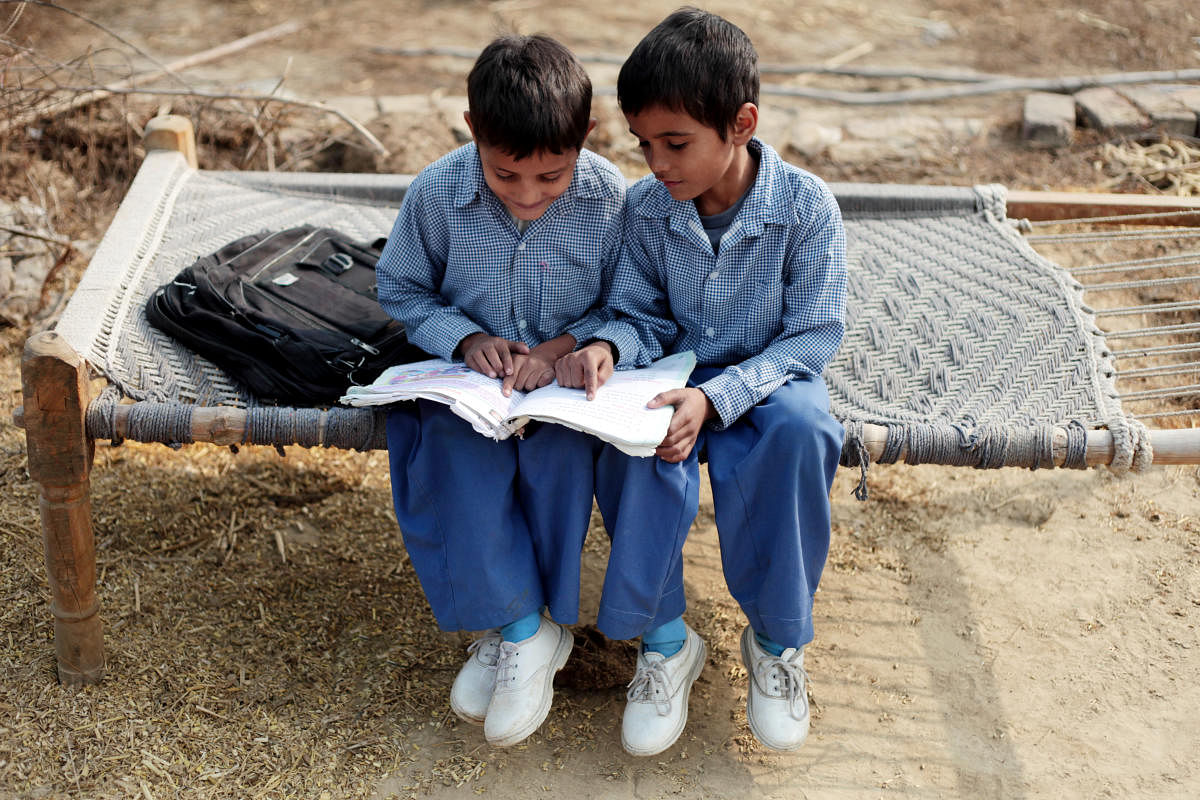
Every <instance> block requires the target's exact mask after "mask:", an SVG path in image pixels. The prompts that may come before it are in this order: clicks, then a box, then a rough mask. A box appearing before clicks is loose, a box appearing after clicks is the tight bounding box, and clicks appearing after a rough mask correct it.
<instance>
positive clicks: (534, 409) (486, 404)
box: [339, 351, 696, 456]
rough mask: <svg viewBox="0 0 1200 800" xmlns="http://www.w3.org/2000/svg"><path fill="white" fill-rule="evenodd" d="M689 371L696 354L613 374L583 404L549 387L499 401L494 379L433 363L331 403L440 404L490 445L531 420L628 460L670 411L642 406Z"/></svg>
mask: <svg viewBox="0 0 1200 800" xmlns="http://www.w3.org/2000/svg"><path fill="white" fill-rule="evenodd" d="M695 366H696V356H695V354H694V353H692V352H691V351H688V352H686V353H677V354H675V355H673V356H667V357H666V358H663V359H660V360H658V361H656V362H654V363H653V364H651V365H650V366H648V367H642V368H641V369H630V370H621V371H618V372H614V373H613V376H612V377H611V378H609V379H608V380H607V381H605V383H604V385H603V386H601V387H600V388H599V389H598V390H597V391H596V397H595V399H594V400H588V399H587V395H586V394H585V392H584V390H583V389H564V388H562V387H561V386H559V385H558V384H557V383H551V384H549V385H548V386H543V387H542V388H540V389H534V390H533V391H532V392H518V391H514V392H513V393H512V396H511V397H505V396H504V394H503V393H502V392H501V391H500V386H501V384H502V383H503V381H502V380H500V379H499V378H489V377H488V376H487V375H484V374H482V373H479V372H475V371H474V370H473V369H471V368H470V367H468V366H466V365H465V364H461V363H454V362H450V361H446V360H444V359H440V358H434V359H430V360H429V361H418V362H417V363H415V364H399V365H397V366H394V367H389V368H387V369H386V370H384V372H383V374H382V375H380V376H379V377H378V378H377V379H376V380H375V382H374V383H372V384H370V385H369V386H352V387H350V389H349V390H348V391H347V392H346V394H345V395H344V396H343V397H342V399H341V400H340V401H339V402H341V403H344V404H345V405H351V406H371V405H383V404H385V403H394V402H396V401H398V400H416V399H417V398H424V399H426V400H434V401H436V402H439V403H445V404H446V405H448V406H450V410H451V411H453V412H454V413H455V414H457V415H458V416H460V417H462V418H463V419H465V420H466V421H467V422H470V423H471V425H472V427H474V428H475V430H477V431H479V432H480V433H482V434H483V435H484V436H491V437H492V438H493V439H497V440H499V439H507V438H508V437H509V436H511V435H512V434H514V433H515V432H517V431H519V430H520V429H521V428H522V427H524V426H525V423H526V422H528V421H529V420H531V419H536V420H541V421H543V422H553V423H555V424H557V425H566V426H567V427H568V428H574V429H575V430H577V431H583V432H584V433H590V434H592V435H593V436H597V437H599V438H600V439H603V440H604V441H606V442H609V443H611V444H612V445H613V446H614V447H616V448H618V449H619V450H621V451H622V452H624V453H628V454H629V455H631V456H652V455H654V448H656V447H658V445H659V444H660V443H661V442H662V440H663V438H664V437H665V436H666V435H667V428H668V427H669V426H670V424H671V415H672V414H673V413H674V408H673V407H672V406H664V407H662V408H646V403H648V402H650V399H651V398H652V397H654V396H655V395H656V394H658V393H659V392H665V391H667V390H668V389H679V388H682V387H683V386H685V385H686V384H687V379H688V376H689V375H691V374H692V369H693V368H694V367H695Z"/></svg>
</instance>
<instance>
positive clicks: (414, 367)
mask: <svg viewBox="0 0 1200 800" xmlns="http://www.w3.org/2000/svg"><path fill="white" fill-rule="evenodd" d="M501 383H502V382H501V381H500V380H499V379H498V378H489V377H488V376H486V375H483V374H481V373H478V372H476V371H475V370H473V369H471V368H470V367H468V366H467V365H466V364H461V363H453V362H449V361H445V360H443V359H440V358H435V359H430V360H428V361H418V362H416V363H414V364H397V365H396V366H394V367H388V368H387V369H386V370H384V371H383V373H382V374H381V375H380V376H379V377H378V378H376V379H375V381H374V382H373V383H371V384H370V385H369V386H351V387H350V388H349V389H348V390H347V391H346V394H345V395H344V396H343V397H342V398H341V402H342V403H345V404H346V405H352V406H367V405H384V404H386V403H394V402H397V401H399V400H416V399H425V400H433V401H436V402H439V403H445V404H446V405H448V406H450V410H451V411H453V412H454V413H455V414H457V415H458V416H460V417H462V418H463V419H465V420H466V421H467V422H470V423H471V426H472V427H473V428H474V429H475V430H476V431H478V432H479V433H482V434H483V435H485V436H490V437H492V438H493V439H506V438H508V436H510V435H511V434H512V432H513V431H514V430H516V427H517V426H512V425H510V424H509V417H510V416H511V415H512V409H513V406H514V405H515V404H516V403H518V402H520V400H521V398H522V397H523V396H524V393H523V392H517V391H514V392H513V393H512V396H511V397H505V396H504V394H503V393H502V392H501V391H500V386H501Z"/></svg>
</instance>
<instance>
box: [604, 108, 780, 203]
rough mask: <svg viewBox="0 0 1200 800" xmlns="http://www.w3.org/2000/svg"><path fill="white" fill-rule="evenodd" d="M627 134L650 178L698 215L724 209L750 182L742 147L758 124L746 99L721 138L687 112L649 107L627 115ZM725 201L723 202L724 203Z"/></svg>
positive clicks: (746, 157)
mask: <svg viewBox="0 0 1200 800" xmlns="http://www.w3.org/2000/svg"><path fill="white" fill-rule="evenodd" d="M625 120H626V121H627V122H628V123H629V130H630V132H631V133H632V134H633V135H634V136H636V137H637V138H638V147H640V148H641V151H642V156H644V157H645V159H646V165H647V166H648V167H650V171H651V172H653V173H654V177H656V178H658V179H659V180H660V181H662V184H663V186H665V187H666V189H667V191H668V192H670V193H671V197H672V198H674V199H675V200H679V201H686V200H695V201H696V205H697V208H699V209H700V213H702V214H715V213H719V212H721V211H724V210H725V209H727V208H729V207H730V206H731V205H733V203H735V202H736V201H737V199H738V198H739V197H741V196H742V193H743V192H745V190H746V189H747V188H748V187H749V185H750V183H752V182H753V180H754V173H753V171H750V172H749V174H748V180H747V171H746V167H747V165H750V166H753V165H752V161H751V160H750V157H749V155H748V153H747V151H746V148H745V145H746V143H747V142H748V141H749V140H750V137H751V136H753V135H754V130H755V128H756V127H757V124H758V109H757V108H756V107H755V106H754V104H752V103H746V104H744V105H743V106H742V110H741V111H739V112H738V119H737V121H736V122H735V124H734V125H733V126H732V127H731V129H730V130H729V131H728V132H727V133H726V136H725V139H724V140H722V139H721V136H720V134H718V133H717V131H716V129H715V128H711V127H709V126H708V125H705V124H704V123H702V122H699V121H698V120H696V119H695V118H693V117H692V116H691V115H690V114H688V113H687V112H686V111H674V110H671V109H668V108H664V107H663V106H650V107H649V108H644V109H642V111H641V112H639V113H637V114H626V115H625ZM726 200H727V201H728V202H726Z"/></svg>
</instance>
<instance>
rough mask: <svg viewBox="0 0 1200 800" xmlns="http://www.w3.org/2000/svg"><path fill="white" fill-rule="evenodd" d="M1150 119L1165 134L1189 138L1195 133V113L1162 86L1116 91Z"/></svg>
mask: <svg viewBox="0 0 1200 800" xmlns="http://www.w3.org/2000/svg"><path fill="white" fill-rule="evenodd" d="M1117 91H1118V92H1119V93H1120V94H1121V95H1123V96H1124V97H1125V98H1126V99H1127V100H1129V101H1130V102H1131V103H1133V104H1134V105H1135V106H1137V107H1138V108H1139V109H1140V110H1141V112H1142V113H1143V114H1145V115H1146V116H1148V117H1150V123H1151V124H1152V125H1153V126H1154V127H1155V128H1159V129H1161V130H1163V131H1166V132H1167V133H1177V134H1182V135H1184V136H1191V135H1192V134H1193V133H1195V132H1196V112H1195V111H1193V110H1192V109H1190V108H1188V107H1187V106H1185V105H1184V104H1183V103H1182V102H1180V101H1179V100H1178V99H1176V98H1175V97H1173V96H1172V95H1171V93H1170V92H1169V91H1168V90H1167V89H1166V88H1165V87H1163V86H1159V85H1155V84H1150V85H1147V86H1124V87H1121V88H1120V89H1118V90H1117Z"/></svg>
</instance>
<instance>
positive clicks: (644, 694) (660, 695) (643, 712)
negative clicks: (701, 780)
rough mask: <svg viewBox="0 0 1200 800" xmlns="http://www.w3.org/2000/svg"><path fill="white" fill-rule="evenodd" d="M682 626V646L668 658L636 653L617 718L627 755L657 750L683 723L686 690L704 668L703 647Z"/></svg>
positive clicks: (676, 734) (672, 741)
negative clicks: (622, 712) (684, 633)
mask: <svg viewBox="0 0 1200 800" xmlns="http://www.w3.org/2000/svg"><path fill="white" fill-rule="evenodd" d="M684 627H685V628H687V638H686V639H685V640H684V642H683V648H682V649H681V650H680V651H679V652H678V653H675V654H674V655H672V656H671V657H670V658H664V657H663V655H662V653H655V652H653V651H650V652H647V653H638V657H637V672H635V673H634V676H633V680H632V681H630V682H629V691H628V692H627V693H626V698H627V702H626V703H625V715H624V717H623V718H622V719H621V746H622V747H624V748H625V752H627V753H629V754H630V755H634V756H652V755H655V754H656V753H661V752H662V751H663V750H666V749H667V748H668V747H670V746H671V745H673V744H675V740H676V739H678V738H679V734H681V733H683V726H684V725H685V724H687V716H688V693H689V692H690V691H691V690H692V682H693V681H695V680H696V678H697V676H699V675H700V671H701V670H702V669H704V660H705V657H706V655H707V648H706V647H705V646H704V640H703V639H701V638H700V635H699V634H697V633H696V632H695V631H694V630H692V629H691V628H688V627H687V626H686V625H685V626H684Z"/></svg>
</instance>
